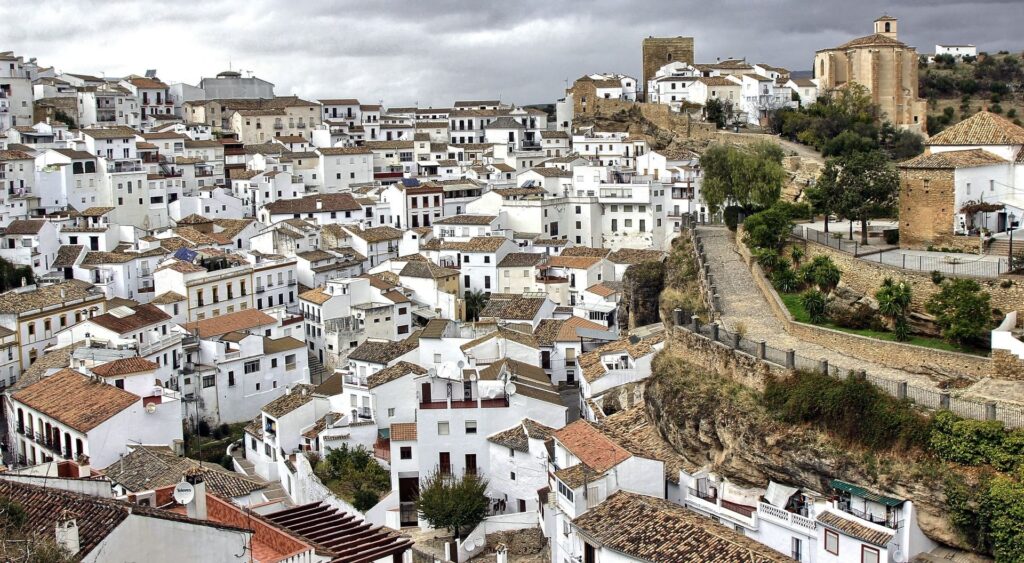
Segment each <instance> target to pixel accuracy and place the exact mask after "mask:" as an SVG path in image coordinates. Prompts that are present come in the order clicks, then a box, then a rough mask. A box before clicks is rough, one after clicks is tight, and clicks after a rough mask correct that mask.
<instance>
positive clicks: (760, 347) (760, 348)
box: [757, 340, 767, 360]
mask: <svg viewBox="0 0 1024 563" xmlns="http://www.w3.org/2000/svg"><path fill="white" fill-rule="evenodd" d="M766 348H767V344H766V343H765V341H764V340H758V341H757V359H759V360H763V359H765V357H766V356H767V354H766V352H767V350H766Z"/></svg>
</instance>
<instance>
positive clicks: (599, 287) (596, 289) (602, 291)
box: [586, 282, 618, 297]
mask: <svg viewBox="0 0 1024 563" xmlns="http://www.w3.org/2000/svg"><path fill="white" fill-rule="evenodd" d="M586 290H587V291H589V292H590V293H593V294H594V295H597V296H598V297H608V296H610V295H615V294H616V293H618V290H616V289H613V288H611V287H608V286H607V285H605V284H604V282H599V283H595V284H594V285H592V286H590V287H588V288H587V289H586Z"/></svg>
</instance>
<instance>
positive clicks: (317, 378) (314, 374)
mask: <svg viewBox="0 0 1024 563" xmlns="http://www.w3.org/2000/svg"><path fill="white" fill-rule="evenodd" d="M306 355H307V356H308V357H309V382H310V383H312V384H313V385H320V384H321V383H323V382H324V377H326V371H327V370H325V369H324V365H323V364H322V363H320V360H319V359H318V358H317V357H316V355H315V354H313V353H312V352H310V351H308V350H307V351H306Z"/></svg>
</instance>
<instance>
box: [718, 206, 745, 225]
mask: <svg viewBox="0 0 1024 563" xmlns="http://www.w3.org/2000/svg"><path fill="white" fill-rule="evenodd" d="M745 214H746V210H745V209H743V208H742V207H740V206H739V205H729V206H727V207H726V208H725V210H724V211H722V216H723V218H724V220H725V226H726V227H729V230H730V231H735V230H736V226H737V225H739V219H740V215H745Z"/></svg>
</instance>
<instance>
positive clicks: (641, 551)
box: [573, 491, 792, 563]
mask: <svg viewBox="0 0 1024 563" xmlns="http://www.w3.org/2000/svg"><path fill="white" fill-rule="evenodd" d="M573 526H574V527H576V528H577V529H579V530H580V531H581V532H582V534H583V535H584V536H586V537H589V538H592V539H593V541H595V542H598V543H600V545H601V546H602V547H603V548H607V549H610V550H614V551H617V552H619V553H622V554H625V555H627V556H629V557H630V558H633V559H636V560H639V561H649V562H652V563H692V562H694V561H715V562H716V563H775V562H780V563H781V562H783V561H792V560H791V559H789V558H788V557H784V556H783V555H782V554H780V553H778V552H776V551H774V550H772V549H771V548H769V547H767V546H765V545H762V544H760V543H758V542H756V541H754V540H752V539H749V538H747V537H746V536H744V535H743V534H741V533H739V532H736V531H735V530H732V529H729V528H727V527H725V526H723V525H722V524H719V523H718V522H715V521H713V520H711V519H709V518H705V517H703V516H701V515H699V514H697V513H695V512H693V511H691V510H689V509H687V508H685V507H683V506H680V505H678V504H675V503H673V502H671V501H668V500H665V499H660V498H655V497H648V496H646V495H638V494H635V493H629V492H625V491H620V492H617V493H615V494H613V495H611V496H609V497H608V498H607V499H605V501H604V502H602V503H601V504H599V505H597V506H596V507H594V508H592V509H590V510H587V512H585V513H584V514H583V515H581V516H580V517H579V518H577V519H576V520H574V521H573Z"/></svg>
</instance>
